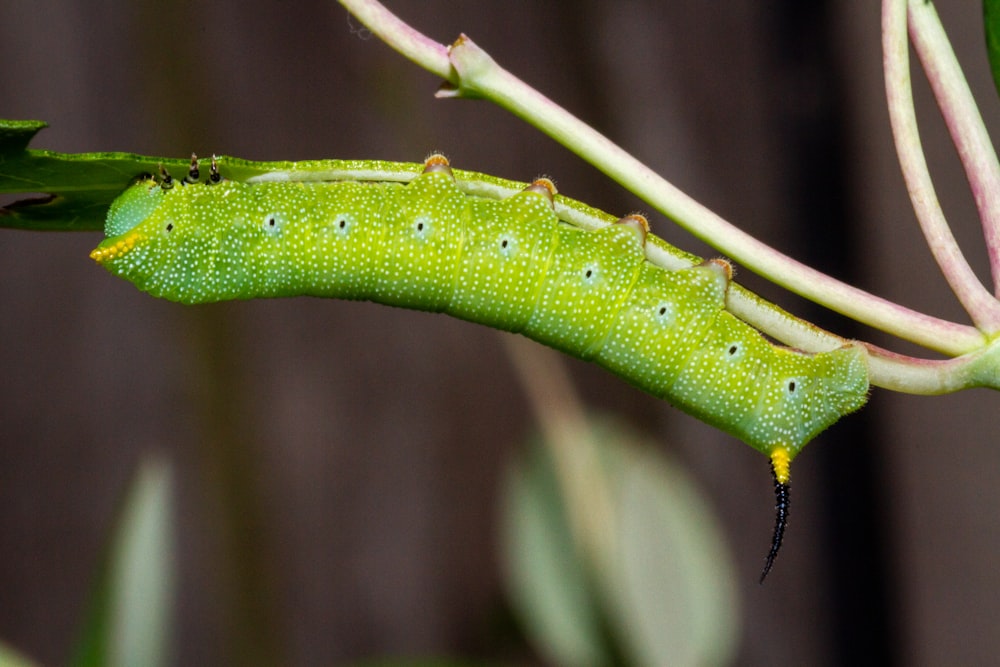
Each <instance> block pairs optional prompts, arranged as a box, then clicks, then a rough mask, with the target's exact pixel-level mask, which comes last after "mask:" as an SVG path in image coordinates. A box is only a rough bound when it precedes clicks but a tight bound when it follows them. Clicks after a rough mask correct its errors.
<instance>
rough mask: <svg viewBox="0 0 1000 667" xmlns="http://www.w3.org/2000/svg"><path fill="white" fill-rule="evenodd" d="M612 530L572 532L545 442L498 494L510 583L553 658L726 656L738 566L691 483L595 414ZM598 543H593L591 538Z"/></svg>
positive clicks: (671, 661) (530, 628) (673, 661)
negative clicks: (585, 536)
mask: <svg viewBox="0 0 1000 667" xmlns="http://www.w3.org/2000/svg"><path fill="white" fill-rule="evenodd" d="M589 441H590V446H593V447H594V448H595V450H596V452H595V453H596V456H594V457H592V460H593V461H594V462H595V464H596V466H598V468H599V470H598V471H596V472H597V473H598V474H599V476H600V479H602V480H603V483H604V484H605V488H606V490H607V491H608V493H606V494H600V493H595V494H594V496H592V497H591V498H590V499H589V501H593V498H594V497H598V498H600V497H602V496H603V498H606V499H607V501H606V502H608V503H609V505H610V506H609V507H605V508H593V507H591V508H590V511H596V512H597V513H600V514H604V515H605V516H607V517H608V518H609V520H608V521H606V522H604V523H603V526H604V529H605V530H606V531H607V532H608V534H606V535H603V536H599V537H598V539H596V540H593V541H591V542H590V546H589V547H588V546H584V542H583V541H582V540H581V539H579V536H577V535H575V534H574V530H573V529H572V527H571V526H572V521H570V520H569V518H568V516H569V514H570V513H569V512H567V506H566V499H565V498H566V495H565V494H562V493H561V492H560V490H561V489H562V488H564V487H563V485H562V484H561V483H560V480H559V479H558V476H559V474H560V473H559V471H558V469H557V467H556V466H555V465H554V463H553V457H552V456H550V454H549V452H550V450H549V449H546V448H543V447H541V446H538V445H537V444H536V446H534V447H533V448H532V449H531V451H530V454H529V455H528V456H525V457H523V458H522V460H521V461H520V462H519V463H518V464H517V465H516V466H515V467H514V468H513V469H512V471H511V472H510V474H509V476H508V479H507V484H506V489H505V502H504V523H503V526H504V535H503V542H504V549H505V555H506V565H507V578H508V588H509V590H510V594H511V598H512V601H513V604H514V607H515V608H516V610H517V612H518V613H519V614H520V616H521V618H522V619H523V621H524V626H525V628H526V631H527V632H528V633H529V634H530V636H531V638H532V639H533V641H534V642H535V643H536V647H537V648H538V650H539V651H540V652H541V653H542V654H543V655H544V656H546V658H547V659H548V660H550V661H552V662H553V663H554V664H567V665H568V664H572V665H605V664H615V663H619V662H623V661H624V662H625V663H626V664H634V665H687V664H699V665H724V664H727V663H729V662H730V661H731V660H732V659H733V655H734V652H735V650H736V646H737V640H738V638H739V628H738V619H739V600H738V599H737V594H736V583H735V575H734V568H733V565H732V563H731V559H730V556H729V553H728V549H727V546H726V543H725V540H724V539H723V536H722V530H721V528H720V526H719V525H718V522H717V521H716V520H715V518H714V517H713V515H712V512H711V510H710V508H709V506H708V504H707V503H706V501H705V500H704V498H703V496H702V494H701V493H700V491H699V490H698V488H697V486H696V485H695V484H694V482H693V481H692V480H691V479H690V478H689V477H688V476H687V474H686V473H685V472H684V471H683V470H682V469H681V468H680V467H679V466H678V465H677V464H675V463H673V462H671V461H670V460H669V459H667V458H666V457H664V456H663V455H662V454H661V453H660V452H659V451H658V450H657V449H656V448H654V447H653V446H652V444H651V443H649V442H643V441H642V440H641V438H639V437H637V436H635V435H633V434H632V433H630V432H628V431H627V430H625V429H624V428H622V427H620V426H618V425H615V424H614V423H612V422H593V421H591V437H590V438H589ZM595 545H596V549H595V548H594V546H595Z"/></svg>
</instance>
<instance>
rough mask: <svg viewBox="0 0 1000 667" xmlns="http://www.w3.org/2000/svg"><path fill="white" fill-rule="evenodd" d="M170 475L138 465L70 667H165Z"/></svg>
mask: <svg viewBox="0 0 1000 667" xmlns="http://www.w3.org/2000/svg"><path fill="white" fill-rule="evenodd" d="M171 477H172V475H171V468H170V465H169V464H167V463H165V462H164V461H162V460H159V459H156V458H151V459H147V460H146V461H145V462H143V463H142V464H141V465H140V467H139V470H138V471H137V473H136V475H135V478H134V480H133V482H132V488H131V489H129V492H128V494H127V496H126V498H125V501H124V504H123V505H122V510H121V514H120V518H119V519H118V522H117V525H116V527H115V532H114V535H113V536H112V538H111V542H110V545H109V549H108V553H107V557H106V560H105V562H104V564H103V567H102V572H101V575H100V578H99V580H98V583H97V587H96V589H95V592H94V594H93V596H92V598H91V601H90V610H89V613H88V617H87V619H86V622H85V624H84V631H83V637H82V639H81V641H80V644H79V646H78V648H77V651H76V655H75V656H74V658H73V660H72V662H71V663H70V664H72V665H74V667H91V666H93V667H97V666H99V665H100V666H104V667H117V666H124V665H143V666H144V667H161V666H162V665H166V664H168V663H169V650H168V647H169V643H170V639H171V626H172V623H171V620H172V618H171V616H172V611H173V593H174V574H175V572H174V570H175V565H174V558H175V555H174V536H173V517H172V514H173V510H172V507H173V493H172V490H171Z"/></svg>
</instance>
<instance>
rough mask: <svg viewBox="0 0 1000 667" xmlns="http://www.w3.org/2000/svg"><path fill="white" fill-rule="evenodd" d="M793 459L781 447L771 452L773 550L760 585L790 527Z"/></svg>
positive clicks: (765, 564)
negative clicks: (790, 481) (773, 514)
mask: <svg viewBox="0 0 1000 667" xmlns="http://www.w3.org/2000/svg"><path fill="white" fill-rule="evenodd" d="M790 461H791V458H790V457H789V455H788V450H787V449H785V448H784V447H779V448H777V449H775V450H774V451H773V452H771V475H772V476H773V477H774V511H775V517H774V534H773V535H772V536H771V550H770V551H768V552H767V560H766V561H765V562H764V571H763V572H761V573H760V583H762V584H763V583H764V579H765V578H766V577H767V573H768V572H770V571H771V566H772V565H774V559H775V558H777V557H778V551H780V550H781V540H782V538H783V537H784V536H785V527H786V526H788V506H789V502H790V500H789V493H788V492H789V490H790V488H791V485H790V484H789V479H790V474H789V463H790Z"/></svg>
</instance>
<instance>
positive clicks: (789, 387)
mask: <svg viewBox="0 0 1000 667" xmlns="http://www.w3.org/2000/svg"><path fill="white" fill-rule="evenodd" d="M788 391H795V380H792V381H791V382H789V383H788Z"/></svg>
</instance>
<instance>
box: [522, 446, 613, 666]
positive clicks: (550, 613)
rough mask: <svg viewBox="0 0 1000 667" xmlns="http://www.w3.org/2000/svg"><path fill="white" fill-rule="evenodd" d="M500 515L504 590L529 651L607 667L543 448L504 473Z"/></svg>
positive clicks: (590, 592)
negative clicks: (534, 649)
mask: <svg viewBox="0 0 1000 667" xmlns="http://www.w3.org/2000/svg"><path fill="white" fill-rule="evenodd" d="M503 509H504V511H503V540H502V541H503V549H504V555H505V561H506V562H505V565H506V575H507V577H506V579H507V587H508V590H509V593H510V596H511V600H512V602H513V604H514V607H515V608H516V609H517V611H518V612H519V614H520V616H521V618H522V620H523V621H524V624H525V629H526V632H527V633H528V634H529V635H530V638H531V639H532V640H533V641H534V643H535V646H536V647H538V649H539V650H540V651H541V652H542V653H544V654H545V655H546V657H548V658H549V660H551V661H552V662H553V663H554V664H560V665H579V666H580V667H586V666H587V665H605V664H609V663H610V660H609V659H608V656H609V650H608V647H607V646H606V644H605V642H604V641H603V640H604V637H603V636H602V632H601V629H600V628H601V611H600V602H599V600H598V598H597V594H596V592H595V590H594V586H593V583H592V582H591V580H590V578H589V577H588V575H587V572H586V571H585V567H586V564H585V563H584V561H583V560H582V559H581V557H580V554H579V553H578V551H577V548H576V542H575V540H574V537H573V535H572V532H571V530H570V527H569V522H568V519H567V516H566V510H565V506H564V500H563V498H562V497H561V496H560V494H559V484H558V482H557V480H556V477H555V472H554V469H553V466H552V461H551V459H550V458H549V457H548V455H547V452H546V451H545V449H544V448H542V447H540V446H537V445H536V446H534V447H532V448H531V451H530V456H528V457H524V460H522V461H519V462H518V463H517V464H516V465H515V466H514V467H513V468H512V469H511V470H510V472H509V473H508V475H507V478H506V484H505V488H504V508H503Z"/></svg>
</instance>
